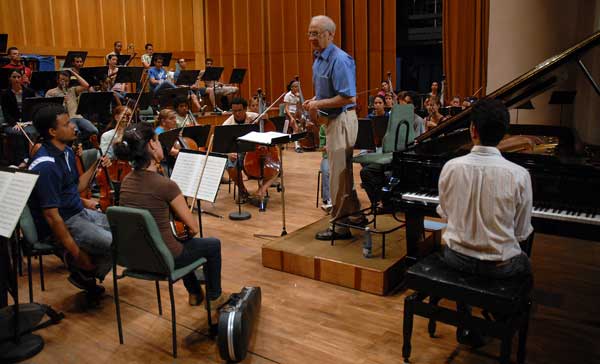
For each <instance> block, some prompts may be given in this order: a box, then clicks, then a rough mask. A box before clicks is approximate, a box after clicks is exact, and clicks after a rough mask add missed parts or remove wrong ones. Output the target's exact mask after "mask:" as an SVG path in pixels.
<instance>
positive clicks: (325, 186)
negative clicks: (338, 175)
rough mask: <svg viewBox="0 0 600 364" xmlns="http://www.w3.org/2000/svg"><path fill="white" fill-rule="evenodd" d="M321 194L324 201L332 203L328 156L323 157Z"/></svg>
mask: <svg viewBox="0 0 600 364" xmlns="http://www.w3.org/2000/svg"><path fill="white" fill-rule="evenodd" d="M321 196H322V197H323V202H325V203H331V195H330V194H329V163H328V162H327V158H323V159H321Z"/></svg>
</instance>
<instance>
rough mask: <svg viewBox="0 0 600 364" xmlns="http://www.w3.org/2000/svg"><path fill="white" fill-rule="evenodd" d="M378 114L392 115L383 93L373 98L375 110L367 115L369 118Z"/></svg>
mask: <svg viewBox="0 0 600 364" xmlns="http://www.w3.org/2000/svg"><path fill="white" fill-rule="evenodd" d="M376 116H388V117H389V116H390V112H389V111H387V110H386V109H385V97H383V96H381V95H376V96H375V97H374V98H373V111H371V112H370V113H369V115H367V117H368V118H369V119H372V118H374V117H376Z"/></svg>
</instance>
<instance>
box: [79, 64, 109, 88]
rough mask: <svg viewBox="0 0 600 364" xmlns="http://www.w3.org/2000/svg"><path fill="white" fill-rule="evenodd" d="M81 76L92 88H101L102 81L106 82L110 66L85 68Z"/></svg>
mask: <svg viewBox="0 0 600 364" xmlns="http://www.w3.org/2000/svg"><path fill="white" fill-rule="evenodd" d="M79 75H80V76H81V78H83V79H84V80H85V81H86V82H87V83H88V84H89V85H90V86H100V81H104V80H106V78H107V77H108V66H101V67H83V68H82V69H81V71H80V72H79Z"/></svg>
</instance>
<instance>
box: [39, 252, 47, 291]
mask: <svg viewBox="0 0 600 364" xmlns="http://www.w3.org/2000/svg"><path fill="white" fill-rule="evenodd" d="M40 286H41V287H42V291H45V290H46V286H45V285H44V262H43V260H42V255H40Z"/></svg>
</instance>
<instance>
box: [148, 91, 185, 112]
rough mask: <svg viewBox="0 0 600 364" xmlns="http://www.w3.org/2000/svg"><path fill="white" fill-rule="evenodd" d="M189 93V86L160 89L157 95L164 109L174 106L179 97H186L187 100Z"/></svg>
mask: <svg viewBox="0 0 600 364" xmlns="http://www.w3.org/2000/svg"><path fill="white" fill-rule="evenodd" d="M189 94H190V88H189V87H176V88H163V89H162V90H158V92H157V93H156V97H157V98H158V103H159V104H160V108H161V109H164V108H165V107H169V106H173V107H174V106H175V100H177V99H180V98H184V99H186V100H187V98H188V95H189Z"/></svg>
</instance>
